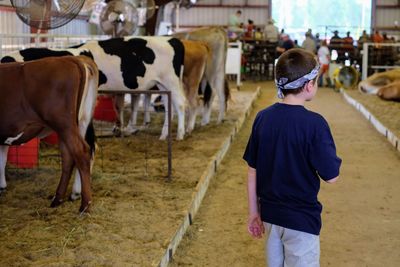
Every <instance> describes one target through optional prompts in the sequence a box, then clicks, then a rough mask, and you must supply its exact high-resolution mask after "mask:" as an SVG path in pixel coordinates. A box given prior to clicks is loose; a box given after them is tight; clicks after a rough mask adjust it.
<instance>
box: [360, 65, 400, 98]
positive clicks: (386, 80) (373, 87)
mask: <svg viewBox="0 0 400 267" xmlns="http://www.w3.org/2000/svg"><path fill="white" fill-rule="evenodd" d="M397 82H400V69H394V70H390V71H385V72H379V73H375V74H373V75H371V76H370V77H368V78H367V79H366V80H364V81H361V82H360V83H359V84H358V89H359V90H360V92H361V93H366V94H375V95H376V94H378V92H379V91H380V89H381V88H383V87H386V86H389V85H390V84H392V83H397Z"/></svg>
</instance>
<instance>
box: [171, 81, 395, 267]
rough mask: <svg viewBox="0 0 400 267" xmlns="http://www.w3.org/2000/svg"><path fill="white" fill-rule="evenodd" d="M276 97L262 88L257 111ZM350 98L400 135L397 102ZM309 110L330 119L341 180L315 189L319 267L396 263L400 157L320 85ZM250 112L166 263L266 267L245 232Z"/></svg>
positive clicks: (261, 242)
mask: <svg viewBox="0 0 400 267" xmlns="http://www.w3.org/2000/svg"><path fill="white" fill-rule="evenodd" d="M268 88H272V85H271V87H268ZM274 94H275V92H274V91H273V90H263V93H262V95H261V97H260V99H259V101H258V102H257V105H256V106H255V110H260V109H262V108H263V107H265V106H267V105H270V104H271V103H273V102H275V101H276V99H275V98H274ZM350 94H351V96H352V97H354V98H357V100H358V101H361V102H362V103H363V104H364V105H365V106H367V107H368V108H369V107H371V111H373V114H375V115H376V116H377V117H378V118H382V121H384V120H385V119H386V122H388V123H387V124H388V127H389V128H391V129H392V130H396V131H397V133H399V131H400V126H399V124H398V118H400V103H389V102H385V101H382V100H380V99H378V98H376V97H374V96H369V97H364V96H361V95H359V94H358V93H357V92H350ZM386 105H387V106H388V108H386ZM307 106H308V108H310V109H312V110H315V111H317V112H319V113H321V114H323V116H324V117H325V118H326V119H327V120H328V122H329V123H330V126H331V129H332V132H333V135H334V138H335V141H336V144H337V149H338V154H339V155H340V157H341V158H342V159H343V165H342V168H341V179H340V181H339V182H338V183H337V184H335V185H327V184H322V187H321V192H320V201H321V202H322V203H323V204H324V210H323V228H322V232H321V251H322V252H321V266H335V267H336V266H339V267H341V266H348V267H354V266H369V267H371V266H376V267H380V266H400V252H399V250H398V248H399V247H400V206H399V203H400V194H399V192H400V170H399V166H400V153H398V152H396V151H395V149H394V148H393V147H392V146H391V145H390V144H389V143H388V141H387V140H386V139H385V138H384V137H383V136H381V135H380V134H378V133H377V132H376V130H375V129H374V128H373V127H372V126H371V125H370V124H369V122H367V121H366V120H365V119H364V117H362V115H361V114H359V113H358V112H357V111H356V110H355V109H354V108H353V107H351V106H350V105H348V104H347V103H346V102H345V100H344V99H343V98H342V96H341V95H340V94H338V93H335V92H333V91H332V90H330V89H327V88H322V89H320V90H319V92H318V95H317V98H316V99H315V100H314V101H312V102H311V103H308V105H307ZM381 107H382V108H381ZM373 108H374V109H373ZM254 115H255V112H253V113H252V115H251V116H250V118H249V119H248V121H247V123H245V125H244V127H243V130H242V131H240V132H239V134H238V136H237V138H236V139H235V142H234V143H233V145H232V147H231V149H230V151H228V154H227V156H226V158H225V159H224V161H223V162H222V165H221V167H220V168H219V171H218V174H217V176H216V178H215V179H214V180H213V182H212V183H211V184H210V187H209V189H208V192H207V196H206V197H205V199H204V201H203V204H202V206H201V208H200V210H199V213H198V215H197V217H196V218H195V219H194V225H193V227H191V228H190V230H189V231H188V233H187V235H186V236H185V238H184V239H183V241H182V243H181V246H180V247H179V249H178V252H177V253H176V255H175V256H174V261H173V263H172V264H171V266H173V267H175V266H243V267H245V266H265V261H264V253H263V249H264V240H254V239H252V238H251V237H250V236H249V235H248V233H247V229H246V223H247V217H246V216H247V198H246V170H247V166H246V164H245V162H244V161H243V160H241V157H242V155H243V151H244V148H245V145H246V143H247V139H248V136H249V133H250V129H251V128H250V127H251V123H252V120H253V118H254ZM390 118H393V121H395V123H393V122H392V121H391V120H390ZM397 136H399V135H397Z"/></svg>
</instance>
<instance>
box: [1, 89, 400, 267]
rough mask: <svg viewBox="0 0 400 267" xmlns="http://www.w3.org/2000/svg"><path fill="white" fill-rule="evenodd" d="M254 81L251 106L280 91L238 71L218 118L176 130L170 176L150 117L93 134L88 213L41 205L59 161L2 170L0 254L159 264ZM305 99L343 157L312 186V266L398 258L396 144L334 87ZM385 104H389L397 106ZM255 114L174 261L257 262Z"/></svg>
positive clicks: (20, 262) (23, 262)
mask: <svg viewBox="0 0 400 267" xmlns="http://www.w3.org/2000/svg"><path fill="white" fill-rule="evenodd" d="M257 86H261V92H262V93H261V96H260V98H259V99H258V100H257V102H256V105H255V107H254V110H260V109H261V108H263V107H265V106H267V105H269V104H271V103H273V102H275V101H277V99H276V98H275V90H274V89H273V85H272V83H271V82H266V83H252V82H247V83H245V84H244V86H243V87H242V90H241V91H240V92H234V103H231V105H230V107H229V109H228V113H227V120H226V121H225V122H224V123H223V124H222V125H216V124H215V118H216V113H213V116H212V118H213V119H214V121H212V122H211V124H210V125H209V126H206V127H199V126H198V125H197V126H198V127H197V128H196V129H195V132H194V133H193V134H192V135H190V136H188V137H187V138H186V139H185V140H184V141H181V142H176V141H174V144H173V153H174V154H173V178H172V180H171V181H167V180H166V179H165V174H166V167H165V166H166V146H165V142H161V141H158V136H159V134H160V131H159V129H158V128H157V129H149V130H148V131H147V132H146V133H139V134H137V135H135V136H132V137H129V138H124V139H122V140H121V139H118V138H108V139H101V140H99V142H100V148H101V151H100V153H98V156H97V158H96V160H97V161H96V163H95V170H94V175H93V182H92V184H93V185H92V187H93V193H94V205H93V207H92V212H91V214H90V215H84V216H79V214H78V208H79V203H78V202H66V203H64V204H63V205H62V206H60V207H58V208H56V209H51V208H49V207H48V206H49V204H50V200H49V199H48V196H49V195H51V194H53V193H54V190H55V187H56V183H57V181H58V175H59V166H58V165H57V163H55V164H53V165H51V164H49V163H48V162H42V161H44V159H41V162H42V165H41V166H42V167H41V168H39V169H38V170H33V171H15V170H8V172H7V174H8V186H9V188H8V191H7V192H6V194H5V195H2V196H1V197H0V210H1V219H0V235H1V238H0V247H1V249H0V257H1V259H2V260H1V264H0V265H1V266H156V265H157V263H158V261H159V260H160V258H161V256H162V255H163V253H164V252H165V249H166V246H167V241H168V240H169V239H170V238H171V236H172V235H173V234H174V232H175V229H176V228H177V226H178V225H179V224H180V222H181V221H182V218H183V216H184V214H183V211H184V209H185V207H186V206H187V204H188V203H187V202H188V200H189V199H190V198H191V195H192V192H193V189H194V188H195V186H196V184H197V182H198V179H199V177H200V175H201V174H202V172H203V171H204V169H205V166H206V165H207V163H208V159H209V158H210V157H211V156H212V155H213V154H214V153H215V151H216V150H217V149H218V147H219V146H220V144H221V142H222V140H224V139H225V138H226V137H227V135H228V134H229V133H230V131H231V130H232V127H233V125H234V122H235V121H236V119H237V118H238V117H239V116H240V115H241V114H243V112H244V110H243V107H244V106H245V104H246V103H248V102H249V101H250V100H251V95H252V94H253V92H254V90H255V88H256V87H257ZM308 107H309V108H311V109H313V110H316V111H317V112H320V113H322V114H323V115H324V116H325V117H326V118H327V120H328V122H329V123H330V125H331V128H332V131H333V135H334V137H335V140H336V143H337V148H338V153H339V155H340V156H341V157H342V158H343V161H344V162H343V166H342V174H341V181H339V182H338V183H337V184H335V185H329V186H327V185H325V184H324V185H323V186H322V189H321V194H320V200H321V202H322V203H323V204H324V211H323V222H324V226H323V229H322V233H321V248H322V257H321V266H329V265H330V266H400V253H399V252H398V251H397V249H398V247H400V227H399V226H400V219H399V218H400V216H399V215H400V207H399V205H398V203H400V194H398V192H399V190H400V171H399V170H398V166H400V155H399V153H398V152H396V151H395V149H394V148H393V147H392V146H391V145H390V144H389V143H388V142H387V140H386V139H385V138H384V137H383V136H381V135H380V134H378V133H377V132H376V131H375V129H374V128H373V127H372V126H371V125H370V124H369V122H367V121H366V120H365V119H364V118H363V117H362V116H361V114H359V113H358V112H357V111H356V110H355V109H353V108H352V107H351V106H350V105H348V104H347V103H346V102H345V101H344V100H343V99H342V96H341V95H340V94H338V93H335V92H333V91H332V90H330V89H326V88H322V89H320V90H319V92H318V97H317V99H316V100H315V101H312V102H311V103H309V105H308ZM394 107H395V109H390V112H394V114H397V117H400V116H399V112H400V109H398V107H399V106H394ZM396 108H397V109H396ZM393 110H394V111H393ZM371 111H372V110H371ZM374 114H375V113H374ZM254 116H255V113H254V112H253V113H252V115H251V116H250V118H249V119H248V120H247V121H246V122H245V124H244V127H243V130H241V131H240V132H239V133H238V135H237V137H236V138H235V139H234V142H233V144H232V146H231V149H230V150H229V151H228V153H227V155H226V158H225V160H224V161H223V162H222V165H221V167H220V168H219V171H218V175H217V177H215V178H214V179H213V180H212V183H211V185H210V188H209V190H208V192H207V195H206V197H205V199H204V201H203V204H202V206H201V208H200V210H199V213H198V215H197V217H195V218H194V225H193V226H191V227H190V228H189V232H188V234H187V235H186V236H185V238H184V240H183V243H181V245H180V246H179V248H178V252H177V254H175V256H174V262H173V263H172V264H171V266H244V267H247V266H264V258H263V252H262V250H263V242H262V241H261V240H258V241H255V240H252V239H251V238H250V236H249V235H248V234H247V232H246V221H247V217H246V215H247V202H246V166H245V163H244V162H243V161H242V160H241V157H242V153H243V150H244V146H245V145H246V142H247V138H248V135H249V131H250V127H251V123H252V121H253V118H254ZM377 117H378V118H379V116H377ZM157 123H158V125H161V121H160V120H159V119H157V118H156V119H155V121H154V124H155V125H157ZM392 127H395V128H396V127H397V126H396V125H394V126H392ZM175 128H176V127H175ZM175 128H173V129H174V130H175ZM389 128H391V127H389ZM399 128H400V127H399ZM45 150H46V152H45V153H47V154H48V155H52V154H54V150H51V149H48V148H46V149H45ZM43 158H46V159H47V158H48V157H43ZM45 163H46V164H45Z"/></svg>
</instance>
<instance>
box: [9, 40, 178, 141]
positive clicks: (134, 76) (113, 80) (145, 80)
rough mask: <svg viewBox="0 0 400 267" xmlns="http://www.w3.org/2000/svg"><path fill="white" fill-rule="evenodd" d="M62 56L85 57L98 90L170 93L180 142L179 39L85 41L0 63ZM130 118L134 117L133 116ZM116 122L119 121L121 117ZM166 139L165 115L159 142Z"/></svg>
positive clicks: (12, 56)
mask: <svg viewBox="0 0 400 267" xmlns="http://www.w3.org/2000/svg"><path fill="white" fill-rule="evenodd" d="M66 55H75V56H77V55H86V56H89V57H91V58H92V59H93V60H94V61H95V62H96V64H97V66H98V68H99V89H111V90H112V89H114V90H121V89H132V90H148V89H150V88H152V87H153V86H155V85H157V86H158V88H159V89H161V90H169V91H171V96H172V104H173V106H174V108H175V110H176V112H177V115H178V130H177V136H176V139H177V140H182V139H183V138H184V134H185V126H184V123H185V119H184V116H185V112H184V111H185V105H186V100H185V95H184V92H183V89H182V85H181V80H180V74H181V67H182V65H183V61H184V47H183V44H182V42H181V41H180V40H179V39H176V38H171V37H132V36H130V37H125V38H112V39H109V40H103V41H89V42H86V43H84V44H82V45H79V46H75V47H73V48H68V49H47V48H28V49H25V50H21V51H18V52H15V53H12V54H9V55H7V56H4V57H3V58H2V59H1V63H5V62H14V61H17V62H23V61H31V60H35V59H39V58H44V57H51V56H55V57H57V56H66ZM117 103H121V101H117ZM121 114H122V113H121ZM131 116H134V113H132V115H131ZM120 120H121V121H123V119H122V117H121V115H120ZM135 121H136V119H133V118H132V117H131V119H130V120H129V123H128V126H127V128H128V129H132V128H134V125H132V123H134V122H135ZM167 136H168V121H167V112H166V113H165V121H164V126H163V129H162V133H161V136H160V139H165V138H166V137H167Z"/></svg>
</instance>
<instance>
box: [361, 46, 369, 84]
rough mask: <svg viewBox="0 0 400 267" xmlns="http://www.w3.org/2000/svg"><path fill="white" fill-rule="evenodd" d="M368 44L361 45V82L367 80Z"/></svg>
mask: <svg viewBox="0 0 400 267" xmlns="http://www.w3.org/2000/svg"><path fill="white" fill-rule="evenodd" d="M369 44H370V43H364V44H363V57H362V73H361V80H365V79H367V76H368V45H369Z"/></svg>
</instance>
